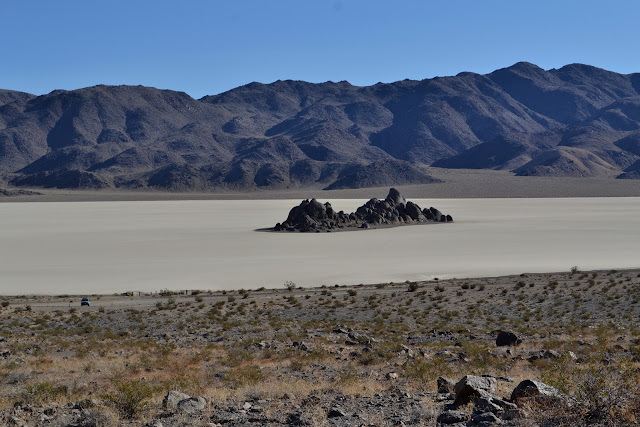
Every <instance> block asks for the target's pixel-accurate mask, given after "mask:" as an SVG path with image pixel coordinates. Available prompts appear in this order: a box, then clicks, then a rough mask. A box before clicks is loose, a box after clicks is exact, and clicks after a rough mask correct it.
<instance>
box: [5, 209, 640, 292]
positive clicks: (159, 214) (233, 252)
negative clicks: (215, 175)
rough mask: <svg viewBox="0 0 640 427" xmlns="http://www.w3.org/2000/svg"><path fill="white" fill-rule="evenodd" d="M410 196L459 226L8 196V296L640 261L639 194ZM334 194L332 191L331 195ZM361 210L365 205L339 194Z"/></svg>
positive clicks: (345, 280) (346, 280)
mask: <svg viewBox="0 0 640 427" xmlns="http://www.w3.org/2000/svg"><path fill="white" fill-rule="evenodd" d="M410 200H412V201H414V202H416V203H418V204H419V205H420V206H421V207H423V208H424V207H429V206H434V207H436V208H438V209H440V210H441V211H443V212H445V213H449V214H451V215H452V216H453V218H454V220H455V221H456V222H455V223H451V224H428V225H418V226H400V227H395V228H387V229H380V230H362V231H356V232H350V233H313V234H308V233H265V232H256V231H254V230H255V229H258V228H263V227H271V226H273V225H274V224H275V223H276V222H281V221H283V220H284V219H286V217H287V214H288V212H289V210H290V208H292V207H293V206H295V205H297V204H299V203H300V201H299V200H237V201H229V200H206V201H152V202H151V201H150V202H65V203H6V204H1V205H0V293H1V294H5V295H8V294H11V295H17V294H62V293H68V294H91V293H113V292H124V291H158V290H162V289H212V290H218V289H240V288H244V289H251V288H254V289H255V288H259V287H261V286H265V287H282V286H283V284H284V282H286V281H289V280H290V281H293V282H295V283H297V284H298V285H300V286H318V285H329V286H331V285H334V284H341V285H342V284H358V283H380V282H391V281H396V282H397V281H404V280H426V279H431V278H434V277H440V278H451V277H459V278H463V277H472V276H497V275H503V274H518V273H523V272H550V271H568V270H569V269H570V268H571V266H574V265H577V266H579V267H580V268H582V269H585V270H586V269H609V268H632V267H638V266H640V198H568V199H436V200H423V199H412V198H410ZM321 201H322V202H325V200H321ZM330 202H331V204H332V205H333V207H334V209H336V210H344V211H345V212H351V211H353V210H355V209H356V208H357V207H358V206H359V205H361V204H362V203H363V202H364V200H330Z"/></svg>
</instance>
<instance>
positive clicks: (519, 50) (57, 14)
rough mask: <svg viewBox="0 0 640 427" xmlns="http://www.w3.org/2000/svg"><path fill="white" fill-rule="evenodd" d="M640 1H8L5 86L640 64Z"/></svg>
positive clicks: (185, 87) (197, 86) (213, 88)
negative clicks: (520, 63) (532, 65)
mask: <svg viewBox="0 0 640 427" xmlns="http://www.w3.org/2000/svg"><path fill="white" fill-rule="evenodd" d="M638 16H640V2H637V1H615V0H612V1H608V2H604V1H590V0H582V1H561V0H556V1H546V0H542V1H540V0H538V1H535V2H521V1H517V0H510V1H491V0H485V1H478V0H473V1H468V0H458V1H455V2H450V1H439V2H435V1H426V0H425V1H395V2H391V1H376V0H358V1H355V0H335V1H334V0H327V1H318V0H297V1H279V0H272V1H268V0H262V1H257V0H256V1H249V0H233V1H213V0H211V1H181V2H177V1H163V0H156V1H137V0H126V1H121V0H109V1H88V0H81V1H76V0H66V1H65V0H62V1H50V0H46V1H45V0H33V1H10V0H0V17H2V20H1V22H2V27H1V28H2V37H1V38H0V88H4V89H13V90H21V91H25V92H30V93H35V94H43V93H48V92H50V91H52V90H54V89H76V88H80V87H86V86H91V85H95V84H134V85H137V84H141V85H145V86H155V87H159V88H163V89H174V90H180V91H184V92H187V93H188V94H190V95H191V96H193V97H196V98H199V97H201V96H204V95H207V94H216V93H220V92H224V91H226V90H229V89H232V88H234V87H236V86H240V85H243V84H246V83H249V82H252V81H259V82H263V83H270V82H273V81H275V80H278V79H282V80H284V79H296V80H307V81H311V82H323V81H327V80H332V81H340V80H348V81H349V82H351V83H352V84H356V85H369V84H374V83H376V82H379V81H382V82H391V81H396V80H402V79H405V78H411V79H424V78H430V77H434V76H444V75H455V74H457V73H459V72H461V71H473V72H478V73H487V72H490V71H493V70H494V69H497V68H502V67H506V66H509V65H512V64H514V63H515V62H518V61H529V62H533V63H535V64H537V65H539V66H541V67H542V68H545V69H549V68H558V67H561V66H563V65H566V64H569V63H573V62H581V63H586V64H590V65H595V66H598V67H601V68H605V69H609V70H612V71H617V72H621V73H631V72H640V55H638V46H637V44H638V41H639V40H640V25H638V23H637V18H638Z"/></svg>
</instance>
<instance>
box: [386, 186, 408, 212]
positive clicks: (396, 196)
mask: <svg viewBox="0 0 640 427" xmlns="http://www.w3.org/2000/svg"><path fill="white" fill-rule="evenodd" d="M384 200H385V201H386V202H387V203H389V205H391V206H392V207H394V208H397V207H398V206H402V207H404V205H405V204H406V203H407V200H406V199H405V198H404V196H402V194H400V192H399V191H398V190H396V189H395V188H390V189H389V194H388V195H387V198H386V199H384Z"/></svg>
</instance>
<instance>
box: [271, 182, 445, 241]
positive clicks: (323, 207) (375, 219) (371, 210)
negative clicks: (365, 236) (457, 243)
mask: <svg viewBox="0 0 640 427" xmlns="http://www.w3.org/2000/svg"><path fill="white" fill-rule="evenodd" d="M452 221H453V218H452V217H451V215H443V214H442V213H441V212H440V211H439V210H437V209H435V208H433V207H431V208H429V209H420V206H418V205H417V204H415V203H413V202H407V201H406V199H405V198H404V197H403V196H402V194H400V192H399V191H398V190H396V189H395V188H392V189H390V190H389V195H387V197H386V198H385V199H384V200H378V199H371V200H369V201H368V202H367V203H365V204H364V205H362V206H360V207H359V208H358V209H357V210H356V211H355V212H352V213H350V214H346V213H344V212H342V211H340V212H336V211H335V210H334V209H333V208H332V207H331V204H329V203H325V204H322V203H320V202H319V201H317V200H316V199H311V200H303V201H302V203H300V205H299V206H296V207H294V208H293V209H291V211H290V212H289V216H288V217H287V220H286V221H284V222H283V223H282V224H280V223H278V224H276V226H275V227H273V231H301V232H308V231H315V232H321V231H325V232H326V231H332V230H341V229H345V228H362V229H368V228H371V227H374V226H376V225H400V224H421V223H425V222H452Z"/></svg>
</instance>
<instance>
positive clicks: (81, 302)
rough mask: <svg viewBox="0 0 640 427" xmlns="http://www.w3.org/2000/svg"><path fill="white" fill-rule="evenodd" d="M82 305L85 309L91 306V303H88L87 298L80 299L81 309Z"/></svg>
mask: <svg viewBox="0 0 640 427" xmlns="http://www.w3.org/2000/svg"><path fill="white" fill-rule="evenodd" d="M83 305H86V306H87V307H90V306H91V303H90V302H89V298H87V297H84V298H82V301H80V306H81V307H82V306H83Z"/></svg>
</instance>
